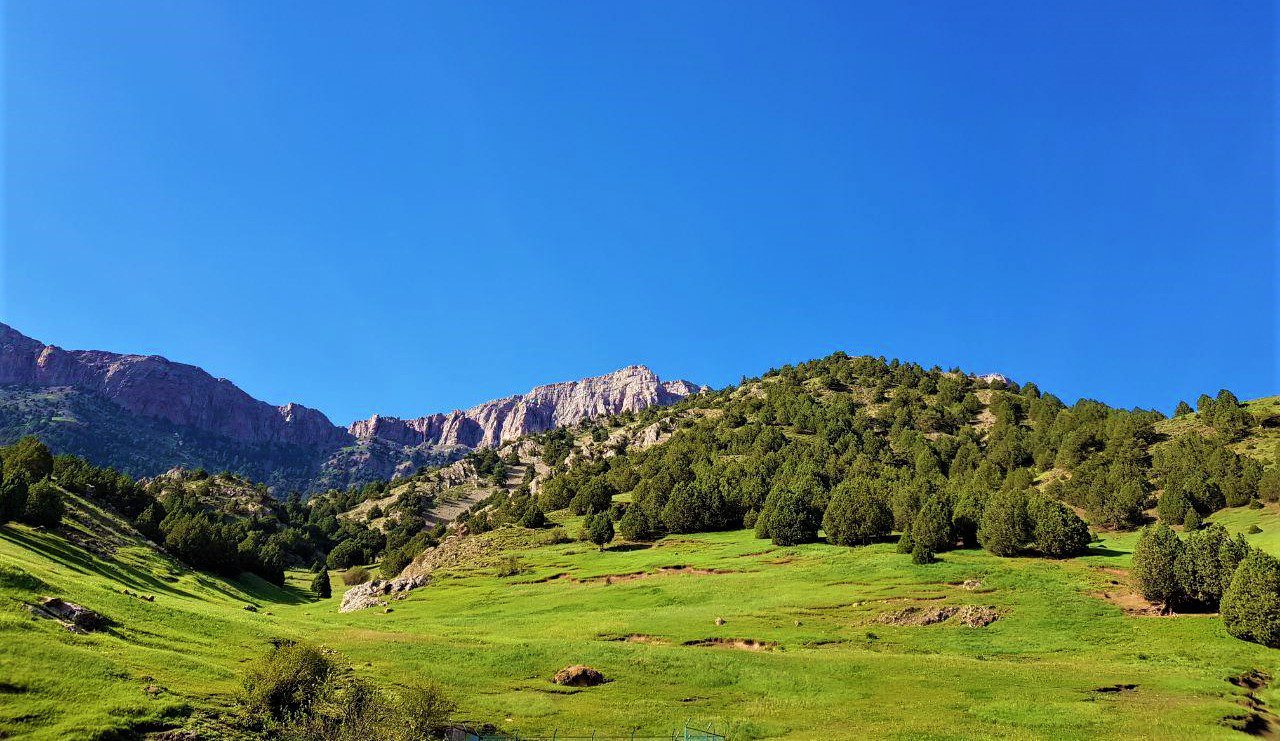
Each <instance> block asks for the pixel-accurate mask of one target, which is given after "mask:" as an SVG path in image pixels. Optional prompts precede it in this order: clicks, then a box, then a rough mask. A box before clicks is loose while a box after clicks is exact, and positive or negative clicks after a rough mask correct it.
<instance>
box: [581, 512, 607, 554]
mask: <svg viewBox="0 0 1280 741" xmlns="http://www.w3.org/2000/svg"><path fill="white" fill-rule="evenodd" d="M583 527H584V528H585V529H586V536H587V540H589V541H591V542H592V543H594V544H595V545H596V547H598V548H599V549H600V550H602V551H603V550H604V547H605V545H606V544H608V542H609V541H611V540H613V520H612V519H610V518H609V515H608V514H607V513H604V512H602V513H600V514H595V515H588V516H587V519H586V521H585V522H584V523H583Z"/></svg>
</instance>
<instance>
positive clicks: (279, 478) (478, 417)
mask: <svg viewBox="0 0 1280 741" xmlns="http://www.w3.org/2000/svg"><path fill="white" fill-rule="evenodd" d="M0 386H4V387H6V388H15V389H24V390H26V391H22V392H15V393H19V395H20V393H26V394H27V395H26V396H20V398H15V400H14V403H11V404H8V405H7V406H4V409H5V410H13V411H14V412H15V413H18V414H28V415H30V419H27V418H25V417H24V418H22V419H17V420H13V421H14V422H15V424H11V425H9V434H10V435H12V436H15V437H16V436H17V435H20V434H24V433H25V432H34V433H35V434H38V435H39V436H40V437H41V438H42V439H45V440H46V442H48V443H50V444H51V445H52V446H53V447H55V448H56V449H57V451H58V452H69V453H75V454H78V455H82V456H85V457H86V458H88V459H89V460H91V461H92V462H94V463H97V464H99V465H110V466H115V467H117V468H119V469H121V470H123V471H126V472H128V473H130V474H132V475H134V476H154V475H156V474H159V473H161V472H162V471H165V470H167V469H169V468H170V467H172V466H175V465H181V466H184V467H188V468H196V467H206V468H209V469H212V470H219V469H223V468H226V469H229V470H232V471H233V472H236V473H240V474H243V475H246V476H249V477H250V478H252V479H254V480H255V481H263V482H265V483H268V484H270V485H271V486H272V487H273V489H274V490H275V492H277V493H283V492H287V491H290V490H294V489H298V490H307V491H316V490H323V489H325V488H330V487H334V488H346V487H348V486H352V485H360V484H364V483H367V482H369V481H375V480H379V479H387V478H392V477H394V476H399V475H404V474H407V473H412V472H413V471H416V470H417V469H418V468H419V467H422V466H425V465H438V464H441V463H448V462H449V461H451V460H456V459H457V458H458V457H460V456H462V455H463V454H464V453H465V452H466V451H467V450H468V449H471V448H477V447H482V446H493V445H497V444H499V443H501V442H503V441H505V440H510V439H512V438H515V437H519V436H520V435H525V434H529V433H533V432H542V431H545V430H549V429H552V428H553V427H557V426H560V425H569V424H575V423H577V422H581V421H583V420H587V419H593V418H595V417H599V416H602V415H606V414H615V413H618V412H626V411H638V410H641V409H644V408H646V407H649V406H653V405H654V404H659V405H661V404H672V403H674V402H676V401H679V400H680V399H683V398H685V397H686V396H689V395H690V394H693V393H697V391H698V390H699V389H698V387H696V386H695V385H694V384H692V383H689V382H688V381H662V380H660V379H659V378H658V377H657V375H655V374H654V373H653V371H651V370H649V369H648V368H645V367H644V366H639V365H634V366H629V367H627V368H623V369H622V370H619V371H615V372H613V373H609V374H607V375H603V376H597V377H595V378H586V379H582V380H579V381H569V382H566V383H554V384H550V385H548V386H539V387H537V388H535V389H533V390H532V391H530V392H529V393H527V394H521V395H517V396H509V397H507V398H505V399H498V400H496V401H491V402H487V403H485V404H481V405H479V406H476V407H472V408H471V409H468V410H466V411H462V410H458V411H453V412H450V413H448V414H433V415H430V416H426V417H419V418H418V419H411V420H402V419H397V418H395V417H382V416H379V415H374V416H373V417H370V418H369V419H367V420H363V421H359V422H355V423H353V424H352V425H351V426H350V427H349V428H347V429H344V428H342V427H338V426H336V425H334V424H333V423H331V422H330V421H329V419H328V418H327V417H326V416H325V415H324V414H322V413H321V412H319V411H317V410H315V409H310V408H308V407H305V406H302V405H300V404H292V403H290V404H285V405H283V406H273V405H271V404H268V403H266V402H263V401H259V400H258V399H255V398H253V397H252V396H250V395H249V394H247V393H245V392H244V391H242V390H241V389H240V388H238V387H237V386H236V385H235V384H233V383H231V382H230V381H228V380H226V379H225V378H214V377H213V376H211V375H209V374H208V373H206V372H205V371H204V370H202V369H200V368H197V367H196V366H193V365H186V364H183V363H175V362H172V361H170V360H166V359H165V358H162V357H160V356H158V355H122V354H118V353H111V352H103V351H99V350H63V349H62V348H60V347H56V346H54V345H46V344H44V343H42V342H40V341H38V340H34V339H32V338H30V337H27V336H25V335H23V334H22V333H21V332H18V331H17V330H15V329H13V328H12V327H9V326H8V325H5V324H0ZM53 389H56V390H58V391H57V393H59V394H61V395H62V396H61V397H59V398H64V399H65V403H64V402H58V404H57V405H58V406H59V408H58V409H50V408H49V406H50V404H51V403H53V402H49V401H48V400H47V399H43V397H47V396H48V394H47V393H45V391H46V390H53ZM42 399H43V400H42ZM32 401H39V403H31V402H32ZM62 407H67V408H68V409H67V410H66V411H64V409H63V408H62ZM70 407H74V408H75V409H69V408H70ZM22 410H27V411H25V412H24V411H22ZM76 410H79V411H78V412H77V411H76ZM11 441H12V440H11V439H0V444H3V443H7V442H11Z"/></svg>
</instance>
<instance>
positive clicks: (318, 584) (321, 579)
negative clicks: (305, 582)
mask: <svg viewBox="0 0 1280 741" xmlns="http://www.w3.org/2000/svg"><path fill="white" fill-rule="evenodd" d="M311 591H312V592H313V593H314V594H315V595H316V596H317V597H319V598H320V599H329V597H331V596H332V594H333V592H332V589H331V588H330V586H329V572H327V571H321V572H319V573H317V574H316V578H314V579H312V580H311Z"/></svg>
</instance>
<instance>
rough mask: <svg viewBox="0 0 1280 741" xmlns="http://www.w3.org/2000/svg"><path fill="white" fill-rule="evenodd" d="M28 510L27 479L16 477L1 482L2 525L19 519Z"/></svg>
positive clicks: (0, 510) (0, 512) (0, 522)
mask: <svg viewBox="0 0 1280 741" xmlns="http://www.w3.org/2000/svg"><path fill="white" fill-rule="evenodd" d="M26 508H27V481H26V479H25V478H23V477H21V476H15V477H13V478H6V479H5V480H4V481H3V482H0V524H3V523H6V522H9V521H10V520H16V519H18V518H19V517H21V516H22V513H23V512H24V511H25V510H26Z"/></svg>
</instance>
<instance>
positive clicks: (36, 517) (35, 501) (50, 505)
mask: <svg viewBox="0 0 1280 741" xmlns="http://www.w3.org/2000/svg"><path fill="white" fill-rule="evenodd" d="M64 510H65V506H64V505H63V503H62V491H61V490H60V489H58V487H56V486H54V485H53V484H52V483H51V482H49V481H48V480H45V481H37V482H36V483H34V484H32V485H31V488H30V489H28V490H27V506H26V508H25V509H24V510H23V512H22V519H23V520H24V521H25V522H27V523H29V524H32V525H43V526H44V527H57V526H58V523H59V522H62V513H63V511H64Z"/></svg>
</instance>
